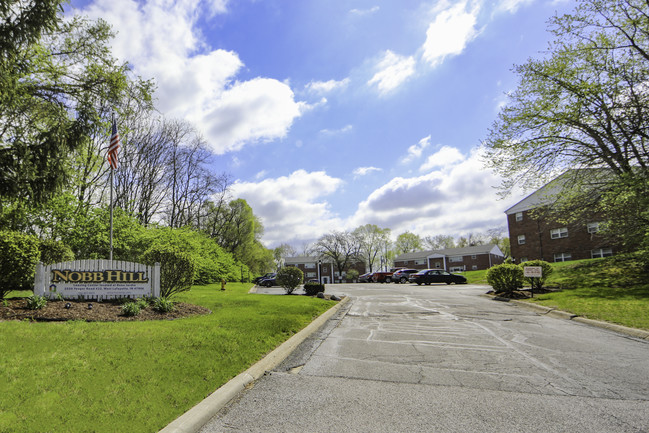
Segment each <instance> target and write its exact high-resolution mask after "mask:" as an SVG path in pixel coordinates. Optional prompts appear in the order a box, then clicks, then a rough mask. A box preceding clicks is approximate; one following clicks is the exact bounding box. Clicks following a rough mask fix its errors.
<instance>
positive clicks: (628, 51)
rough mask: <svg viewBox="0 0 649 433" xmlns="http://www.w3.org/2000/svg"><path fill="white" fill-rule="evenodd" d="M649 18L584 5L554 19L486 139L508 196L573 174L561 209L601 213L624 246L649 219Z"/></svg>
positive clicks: (639, 8) (647, 9) (583, 1)
mask: <svg viewBox="0 0 649 433" xmlns="http://www.w3.org/2000/svg"><path fill="white" fill-rule="evenodd" d="M648 18H649V6H648V4H647V3H646V2H645V1H642V0H620V1H616V2H607V1H602V0H579V1H578V2H577V6H576V8H575V10H574V12H573V13H572V14H566V15H562V16H557V17H554V18H553V19H552V20H551V21H550V31H551V32H552V33H553V35H554V36H555V42H553V43H552V44H551V45H550V50H549V52H548V53H547V55H546V56H545V57H544V58H541V59H530V60H528V61H527V62H526V63H525V64H522V65H519V66H516V67H515V69H514V71H515V72H516V74H517V75H518V76H519V78H520V82H519V85H518V87H517V89H516V90H515V91H514V92H512V93H511V94H510V95H509V104H508V105H507V106H505V107H504V108H503V109H502V111H501V113H500V114H499V118H498V120H497V121H496V122H495V123H494V126H493V128H492V129H491V131H490V133H489V135H488V137H487V139H486V140H485V141H484V145H485V148H486V150H487V152H486V162H487V164H488V165H489V166H491V167H492V168H494V169H495V170H496V171H497V172H498V173H499V174H500V175H502V176H503V177H504V178H505V179H506V181H505V182H504V183H503V191H504V192H508V191H510V190H511V188H512V187H513V186H514V185H521V186H523V187H537V186H539V184H540V183H545V182H547V181H548V180H549V178H551V177H554V176H555V175H556V173H557V172H560V171H564V170H567V169H572V170H573V171H572V172H571V178H572V179H571V181H570V182H568V183H567V184H566V187H569V186H570V187H572V189H573V191H572V192H571V191H568V192H566V193H565V194H562V197H561V200H560V201H561V202H563V203H560V204H559V206H560V207H563V208H564V209H568V210H570V212H571V213H572V215H573V217H575V218H576V217H579V216H580V215H583V212H584V211H591V212H592V211H595V212H602V213H603V214H604V215H605V217H606V218H608V219H610V220H615V221H616V223H617V224H616V225H614V224H609V228H610V229H612V230H614V231H615V232H616V233H617V234H619V235H621V236H622V237H623V239H624V242H625V245H626V246H627V247H628V248H634V247H637V245H638V244H639V243H640V242H641V241H642V240H644V239H646V237H645V233H644V229H642V227H646V225H647V223H648V222H649V220H647V219H646V218H647V213H646V209H647V208H648V206H649V200H648V199H647V198H646V197H647V192H649V187H648V186H647V185H649V153H648V152H649V142H648V140H649V132H648V131H649V92H647V91H646V83H647V82H648V81H649V52H648V51H647V47H649V19H648ZM578 169H589V170H578ZM602 169H605V170H602ZM567 189H569V188H567ZM620 197H623V198H624V200H623V201H620V200H618V199H619V198H620ZM625 203H626V204H631V203H634V204H637V205H634V206H630V207H624V206H623V205H624V204H625ZM602 204H603V205H602ZM593 206H596V207H593ZM638 218H640V220H639V224H635V222H636V221H638ZM626 230H628V231H626Z"/></svg>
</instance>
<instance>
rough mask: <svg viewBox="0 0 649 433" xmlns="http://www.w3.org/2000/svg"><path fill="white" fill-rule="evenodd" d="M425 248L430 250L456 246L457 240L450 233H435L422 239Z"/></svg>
mask: <svg viewBox="0 0 649 433" xmlns="http://www.w3.org/2000/svg"><path fill="white" fill-rule="evenodd" d="M422 244H423V246H424V248H426V249H430V250H444V249H447V248H455V240H454V239H453V236H449V235H435V236H426V237H425V238H424V239H422Z"/></svg>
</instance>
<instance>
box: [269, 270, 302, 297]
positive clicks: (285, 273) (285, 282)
mask: <svg viewBox="0 0 649 433" xmlns="http://www.w3.org/2000/svg"><path fill="white" fill-rule="evenodd" d="M303 277H304V273H302V271H301V270H300V269H299V268H298V267H297V266H285V267H283V268H282V269H280V270H279V272H277V276H276V277H275V281H277V284H278V285H280V286H282V287H283V288H284V290H285V291H286V294H287V295H290V294H291V293H293V291H294V290H295V289H297V287H298V286H299V285H300V284H302V278H303Z"/></svg>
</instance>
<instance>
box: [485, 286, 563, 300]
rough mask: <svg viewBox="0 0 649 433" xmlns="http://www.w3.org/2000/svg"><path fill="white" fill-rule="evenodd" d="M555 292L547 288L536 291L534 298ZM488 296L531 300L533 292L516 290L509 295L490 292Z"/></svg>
mask: <svg viewBox="0 0 649 433" xmlns="http://www.w3.org/2000/svg"><path fill="white" fill-rule="evenodd" d="M553 291H555V290H552V289H545V288H543V289H539V290H534V296H536V295H541V294H543V293H550V292H553ZM487 294H488V295H495V296H499V297H501V298H509V299H529V298H530V297H531V296H530V295H531V292H530V290H529V289H527V290H514V291H513V292H511V293H510V294H509V293H505V292H498V293H496V292H494V291H493V290H490V291H488V292H487Z"/></svg>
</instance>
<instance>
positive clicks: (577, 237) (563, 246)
mask: <svg viewBox="0 0 649 433" xmlns="http://www.w3.org/2000/svg"><path fill="white" fill-rule="evenodd" d="M569 173H570V172H566V173H564V174H562V175H561V176H559V177H557V178H555V179H554V180H552V181H551V182H549V183H548V184H547V185H545V186H543V187H542V188H540V189H538V190H537V191H535V192H534V193H532V194H530V195H529V196H527V197H525V198H524V199H523V200H521V201H520V202H518V203H516V204H515V205H514V206H512V207H510V208H509V209H507V210H506V211H505V214H507V226H508V228H509V242H510V245H511V255H512V258H513V259H514V261H515V262H516V263H522V262H525V261H527V260H537V259H540V260H545V261H548V262H564V261H567V260H579V259H591V258H600V257H607V256H611V255H613V254H614V253H615V250H616V246H615V245H613V244H612V243H611V241H610V240H609V239H608V238H605V237H603V236H601V235H600V234H598V232H599V226H600V223H601V220H602V218H601V216H598V215H597V214H595V213H593V214H591V215H590V216H587V217H586V219H585V220H582V221H578V222H573V223H570V224H566V223H561V222H558V221H560V220H561V218H560V217H561V216H562V215H559V214H558V211H553V210H552V208H551V205H552V204H553V203H554V202H555V201H556V199H557V197H559V195H560V194H561V192H562V190H563V189H564V187H565V185H566V183H567V182H570V179H571V177H570V176H569Z"/></svg>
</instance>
